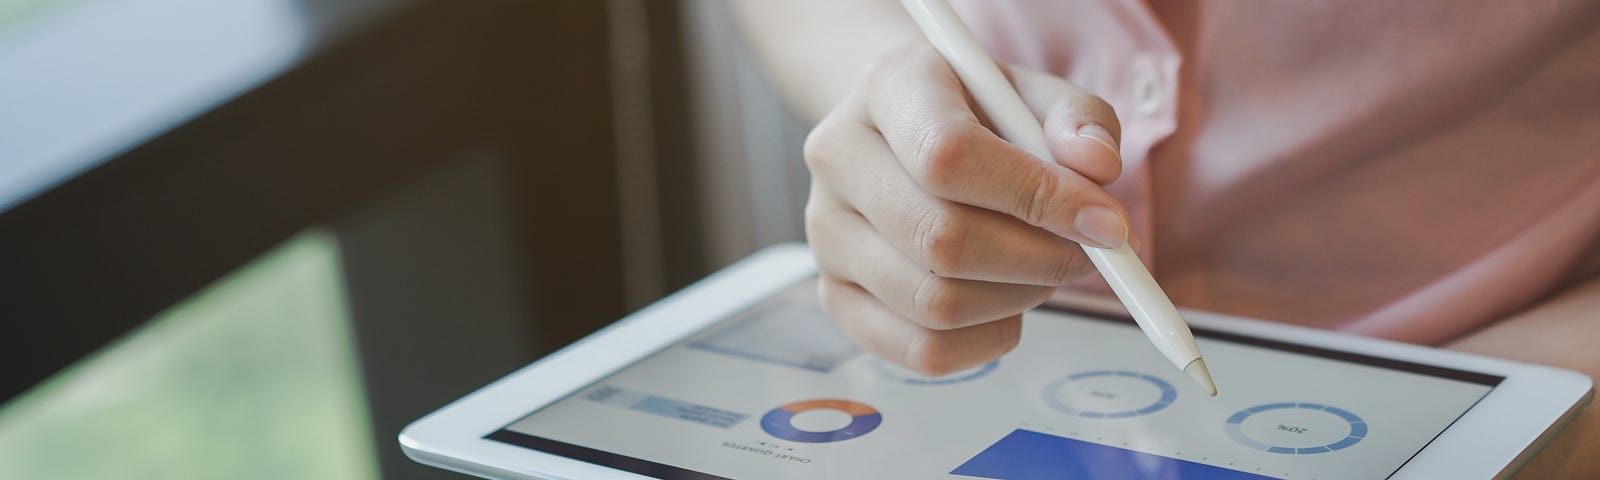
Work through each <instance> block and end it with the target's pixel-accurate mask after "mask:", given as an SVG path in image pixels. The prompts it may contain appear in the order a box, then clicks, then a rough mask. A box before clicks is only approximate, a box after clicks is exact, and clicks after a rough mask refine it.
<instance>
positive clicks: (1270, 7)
mask: <svg viewBox="0 0 1600 480" xmlns="http://www.w3.org/2000/svg"><path fill="white" fill-rule="evenodd" d="M1148 3H1149V4H1148V5H1147V3H1146V2H1141V1H1137V0H1130V1H1037V2H1020V1H1019V2H1011V1H994V0H973V1H966V2H960V3H958V4H957V8H958V10H960V11H961V13H962V15H963V17H964V18H965V19H966V20H967V22H968V23H969V24H970V25H971V26H972V27H973V29H974V32H975V33H976V34H977V35H978V37H979V38H980V39H982V40H983V41H984V42H985V44H986V46H987V47H988V48H989V50H990V51H991V52H993V53H994V54H995V55H996V57H997V58H999V59H1001V60H1005V61H1010V62H1015V63H1019V64H1024V65H1028V66H1032V67H1034V68H1039V69H1043V70H1046V71H1049V72H1052V73H1055V74H1057V75H1061V76H1063V77H1065V78H1067V79H1069V80H1071V81H1072V82H1074V83H1076V84H1078V85H1080V86H1083V87H1084V88H1087V89H1088V90H1090V91H1092V92H1095V93H1097V94H1098V95H1100V96H1101V97H1103V98H1105V99H1106V100H1107V101H1109V102H1110V103H1111V104H1112V105H1113V106H1115V107H1116V110H1117V115H1118V118H1119V119H1120V120H1121V122H1122V152H1123V161H1124V163H1125V165H1124V171H1123V175H1122V178H1121V179H1119V180H1118V181H1117V182H1116V183H1115V184H1113V185H1112V186H1111V188H1110V190H1111V191H1112V193H1114V194H1115V195H1117V196H1118V198H1120V199H1121V200H1122V201H1123V202H1126V205H1127V206H1128V208H1129V213H1130V215H1131V217H1132V220H1133V224H1134V231H1135V233H1136V234H1137V235H1139V236H1140V238H1141V239H1142V240H1143V241H1144V256H1145V260H1146V262H1148V263H1149V264H1150V266H1151V268H1152V269H1153V270H1154V272H1155V274H1156V277H1157V279H1158V280H1160V281H1161V283H1162V285H1163V286H1164V287H1165V288H1166V289H1167V292H1168V293H1169V294H1170V295H1171V296H1172V298H1173V300H1174V301H1176V302H1177V303H1179V304H1181V305H1185V306H1190V307H1195V308H1200V309H1206V310H1214V311H1221V312H1228V313H1234V314H1239V315H1245V316H1251V317H1259V318H1266V319H1272V320H1278V321H1283V322H1289V323H1297V324H1303V325H1310V326H1316V327H1323V328H1333V329H1339V330H1345V331H1350V332H1355V333H1361V334H1366V335H1373V336H1380V337H1387V338H1392V339H1398V340H1403V341H1408V342H1418V343H1430V344H1437V343H1442V342H1446V341H1449V340H1451V339H1455V338H1458V337H1460V336H1462V335H1464V334H1467V333H1469V332H1471V331H1473V330H1474V329H1477V328H1480V327H1482V326H1484V325H1486V324H1488V323H1490V322H1493V321H1495V320H1497V319H1501V318H1504V317H1506V316H1508V315H1512V314H1515V313H1517V312H1519V311H1522V310H1524V309H1526V308H1528V307H1529V306H1532V305H1534V304H1536V303H1537V302H1539V301H1540V300H1541V299H1544V298H1546V297H1548V296H1550V295H1552V294H1554V293H1557V292H1559V291H1561V290H1562V289H1564V288H1566V287H1569V286H1572V285H1575V284H1576V283H1579V282H1582V281H1584V280H1586V279H1591V278H1595V276H1596V273H1597V272H1600V2H1594V1H1569V2H1553V1H1519V2H1459V1H1454V0H1406V1H1397V2H1390V1H1382V2H1348V1H1296V2H1271V1H1266V2H1208V1H1191V0H1174V1H1153V2H1148ZM1596 318H1597V321H1600V312H1597V313H1596Z"/></svg>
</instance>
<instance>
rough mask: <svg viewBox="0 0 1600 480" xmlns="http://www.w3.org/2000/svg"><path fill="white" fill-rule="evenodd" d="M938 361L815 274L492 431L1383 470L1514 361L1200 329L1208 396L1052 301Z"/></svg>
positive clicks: (1129, 328) (907, 460) (915, 458)
mask: <svg viewBox="0 0 1600 480" xmlns="http://www.w3.org/2000/svg"><path fill="white" fill-rule="evenodd" d="M1023 331H1024V334H1023V339H1022V343H1021V344H1020V345H1019V346H1018V347H1017V348H1016V350H1014V351H1013V352H1011V353H1010V354H1007V355H1006V356H1005V357H1002V358H1001V359H999V360H997V361H994V362H991V363H989V364H986V365H983V366H981V367H978V368H975V369H972V370H968V371H964V372H958V373H955V374H952V375H949V376H945V377H938V378H929V377H923V376H920V375H916V374H914V373H912V372H910V371H908V370H904V369H901V368H898V367H895V366H893V365H891V364H889V363H886V362H884V361H882V360H881V359H878V358H876V357H874V356H872V355H870V354H867V353H864V352H863V351H861V350H860V349H858V348H856V347H855V346H854V345H852V344H851V343H850V341H849V340H847V339H846V338H845V337H844V335H843V334H842V333H840V331H839V330H838V329H837V328H836V327H835V326H834V325H833V324H832V323H831V322H830V321H829V320H828V318H827V317H826V316H825V314H824V313H823V312H822V310H821V306H820V305H819V304H818V302H817V299H816V295H815V280H810V281H806V282H802V283H801V284H799V285H795V286H793V287H792V288H789V289H787V290H785V291H784V292H782V293H781V294H779V295H776V296H774V297H772V298H769V299H767V300H765V301H763V302H761V303H759V304H757V305H755V306H754V307H751V308H749V309H746V310H745V311H743V312H741V313H739V314H737V315H734V316H731V317H729V319H727V320H724V321H722V322H720V323H717V324H716V325H714V326H712V327H710V328H708V329H706V330H704V331H702V332H698V333H697V334H696V335H694V336H692V337H690V338H688V339H687V340H684V341H682V342H679V343H677V344H675V345H673V346H671V347H669V348H667V349H665V350H663V351H660V352H658V353H655V354H653V355H651V356H649V357H647V358H646V359H644V360H642V361H640V362H638V363H636V364H634V365H632V366H629V367H628V368H625V369H623V370H621V371H619V372H617V373H616V374H613V375H611V376H609V377H606V378H604V379H603V380H601V381H599V382H596V383H594V384H592V385H589V386H588V387H586V388H583V389H581V390H579V391H577V392H576V393H574V394H573V395H571V396H569V397H567V398H564V399H562V400H560V401H558V402H556V403H553V404H551V405H549V406H547V407H545V408H543V409H540V410H538V411H536V412H534V413H532V414H530V415H528V416H526V417H524V418H522V419H520V420H518V421H516V422H515V423H512V424H511V425H508V426H506V427H505V428H503V429H501V430H499V431H497V432H494V433H492V434H490V435H489V436H488V438H490V439H492V440H496V441H501V442H505V443H510V444H513V445H519V446H522V447H526V448H531V449H536V450H540V451H544V452H549V453H553V454H557V455H562V456H566V457H571V458H575V459H579V460H583V461H586V462H590V463H595V464H600V465H606V466H610V467H613V468H617V469H620V470H626V471H631V472H635V473H640V474H644V475H648V476H652V477H657V478H671V479H719V478H726V479H740V480H745V479H806V480H814V479H822V478H827V479H885V478H993V479H1057V478H1059V479H1077V478H1163V479H1257V478H1287V479H1346V478H1350V479H1380V478H1386V477H1388V476H1390V475H1391V474H1393V473H1394V472H1395V471H1396V470H1398V469H1399V468H1400V467H1401V466H1402V465H1404V464H1405V463H1406V461H1407V460H1409V459H1410V458H1411V457H1412V456H1413V455H1415V454H1416V453H1417V452H1418V451H1420V450H1421V449H1422V448H1423V447H1425V446H1426V445H1427V444H1428V442H1430V441H1432V440H1433V439H1434V438H1435V437H1437V436H1438V435H1439V434H1440V433H1441V432H1443V431H1444V429H1445V428H1447V427H1449V426H1450V424H1451V423H1452V422H1454V421H1455V420H1456V419H1457V418H1459V417H1460V416H1461V415H1462V414H1464V413H1465V412H1466V411H1467V410H1468V409H1470V408H1472V406H1473V405H1474V404H1476V403H1477V402H1478V400H1479V399H1482V398H1483V397H1484V395H1486V394H1487V393H1488V392H1489V390H1490V389H1492V388H1493V387H1494V386H1495V385H1496V384H1498V383H1499V382H1500V380H1501V377H1496V376H1491V375H1485V374H1480V373H1473V372H1466V371H1461V370H1454V369H1448V368H1441V367H1436V366H1429V365H1421V364H1415V363H1408V362H1401V361H1396V360H1390V359H1384V358H1378V357H1370V356H1364V355H1357V354H1350V353H1345V352H1338V351H1332V350H1325V349H1319V348H1315V347H1307V346H1302V345H1294V344H1288V343H1283V342H1278V341H1273V340H1264V339H1258V338H1254V337H1247V336H1241V335H1236V334H1230V333H1223V332H1214V331H1208V330H1204V329H1196V330H1195V333H1196V337H1197V340H1198V342H1199V344H1200V348H1201V349H1202V350H1203V351H1204V352H1205V354H1206V363H1208V364H1209V366H1210V368H1211V371H1212V372H1213V373H1214V376H1215V378H1216V381H1217V385H1218V387H1219V388H1220V390H1221V393H1220V395H1218V396H1217V397H1209V396H1207V395H1206V393H1205V392H1204V391H1202V390H1201V389H1200V388H1199V387H1198V386H1196V385H1194V384H1193V383H1192V382H1191V381H1190V380H1189V379H1188V378H1187V377H1186V376H1184V374H1183V372H1181V371H1179V370H1178V369H1176V368H1174V367H1173V366H1172V365H1171V364H1170V363H1167V362H1166V361H1165V359H1163V358H1162V357H1161V356H1160V355H1159V354H1158V353H1157V352H1156V350H1155V349H1154V347H1152V346H1151V345H1150V343H1149V342H1148V341H1147V340H1146V339H1145V337H1144V334H1143V333H1142V332H1141V331H1140V330H1139V329H1138V327H1137V326H1135V325H1134V324H1133V323H1132V321H1131V320H1128V319H1126V318H1118V317H1114V316H1104V315H1101V314H1088V313H1075V312H1066V311H1054V310H1047V309H1039V310H1036V311H1034V312H1030V313H1029V314H1028V315H1027V316H1025V318H1024V325H1023Z"/></svg>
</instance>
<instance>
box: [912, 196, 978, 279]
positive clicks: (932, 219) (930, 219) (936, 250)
mask: <svg viewBox="0 0 1600 480" xmlns="http://www.w3.org/2000/svg"><path fill="white" fill-rule="evenodd" d="M916 217H917V218H916V219H915V220H914V222H915V227H914V230H913V233H912V239H911V240H912V245H914V246H915V248H916V249H917V251H918V252H921V254H922V255H921V256H922V260H923V265H925V266H927V267H928V268H929V269H931V270H933V273H934V275H937V276H941V277H945V276H950V275H953V274H956V273H957V272H959V270H960V268H961V257H962V251H963V250H964V249H965V248H966V245H965V244H966V242H967V229H966V227H965V225H963V224H962V223H961V222H958V221H956V220H955V218H954V217H953V215H952V214H951V212H949V211H948V209H946V208H944V207H943V206H941V205H930V206H927V207H924V208H922V209H920V211H919V213H917V214H916Z"/></svg>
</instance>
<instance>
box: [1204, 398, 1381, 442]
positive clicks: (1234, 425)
mask: <svg viewBox="0 0 1600 480" xmlns="http://www.w3.org/2000/svg"><path fill="white" fill-rule="evenodd" d="M1285 409H1301V410H1312V411H1321V412H1328V413H1331V414H1333V415H1334V416H1337V417H1339V418H1341V419H1343V420H1344V421H1345V423H1348V424H1350V434H1349V435H1346V436H1345V437H1344V439H1342V440H1339V441H1336V442H1333V443H1330V444H1327V445H1322V446H1319V447H1303V448H1294V447H1280V446H1276V445H1267V444H1265V443H1261V442H1258V441H1256V440H1255V439H1252V438H1250V437H1248V436H1245V434H1244V427H1243V425H1244V419H1246V418H1250V416H1251V415H1255V414H1257V413H1261V412H1266V411H1271V410H1285ZM1222 428H1223V429H1224V430H1227V432H1228V436H1229V437H1232V438H1233V441H1235V442H1239V444H1240V445H1244V446H1246V447H1250V448H1252V449H1255V450H1260V451H1263V452H1267V453H1283V454H1289V455H1312V454H1318V453H1328V452H1332V451H1335V450H1343V449H1346V448H1350V446H1351V445H1355V444H1356V443H1357V442H1360V441H1361V439H1363V438H1367V422H1366V420H1362V419H1361V417H1359V416H1356V414H1354V413H1350V411H1348V410H1345V409H1342V408H1339V407H1334V406H1330V405H1323V404H1320V403H1306V402H1298V403H1296V402H1284V403H1269V404H1266V405H1257V406H1254V407H1250V408H1246V409H1244V410H1240V411H1239V412H1238V413H1235V414H1233V416H1231V417H1228V421H1227V422H1224V423H1223V424H1222Z"/></svg>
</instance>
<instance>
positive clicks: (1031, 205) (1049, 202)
mask: <svg viewBox="0 0 1600 480" xmlns="http://www.w3.org/2000/svg"><path fill="white" fill-rule="evenodd" d="M1032 179H1033V180H1032V181H1033V186H1032V187H1033V188H1032V189H1031V191H1029V192H1028V193H1027V194H1026V195H1020V196H1019V200H1018V201H1020V202H1022V205H1018V206H1017V208H1016V211H1018V212H1022V221H1024V222H1028V224H1030V225H1034V226H1041V225H1045V224H1047V223H1048V222H1049V221H1050V220H1051V219H1053V218H1055V217H1056V216H1057V215H1059V214H1060V213H1061V212H1062V211H1063V209H1066V208H1069V207H1070V206H1071V205H1073V204H1075V203H1077V198H1078V194H1079V192H1078V191H1077V190H1076V189H1073V188H1068V187H1067V186H1066V185H1063V184H1062V182H1060V181H1058V180H1057V179H1055V178H1054V177H1051V176H1049V175H1035V176H1033V177H1032Z"/></svg>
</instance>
